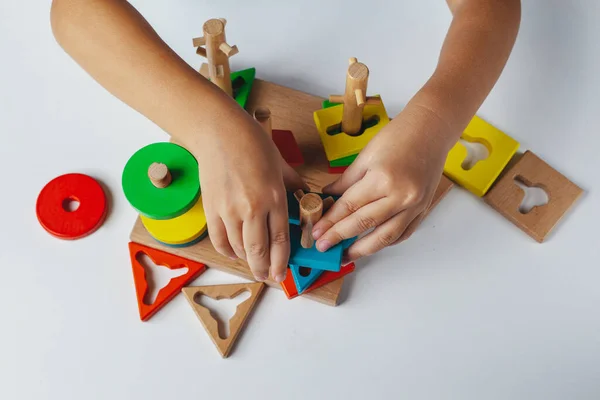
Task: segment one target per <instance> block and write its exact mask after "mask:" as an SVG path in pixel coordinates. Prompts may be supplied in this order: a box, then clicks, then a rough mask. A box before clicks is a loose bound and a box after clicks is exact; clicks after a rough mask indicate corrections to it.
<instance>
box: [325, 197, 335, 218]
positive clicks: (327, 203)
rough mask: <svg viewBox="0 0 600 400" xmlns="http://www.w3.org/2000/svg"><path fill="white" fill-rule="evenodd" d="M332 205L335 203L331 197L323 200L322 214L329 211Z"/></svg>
mask: <svg viewBox="0 0 600 400" xmlns="http://www.w3.org/2000/svg"><path fill="white" fill-rule="evenodd" d="M333 203H335V200H333V197H331V196H329V197H327V198H325V199H324V200H323V214H325V213H326V212H327V210H329V209H330V208H331V206H332V205H333Z"/></svg>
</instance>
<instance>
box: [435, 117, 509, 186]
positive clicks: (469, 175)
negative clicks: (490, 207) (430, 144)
mask: <svg viewBox="0 0 600 400" xmlns="http://www.w3.org/2000/svg"><path fill="white" fill-rule="evenodd" d="M461 137H462V138H463V139H464V140H466V141H468V142H477V143H481V144H483V145H484V146H485V147H487V149H488V152H489V156H488V158H486V159H485V160H480V161H478V162H477V163H476V164H475V165H474V166H473V167H472V168H471V169H469V170H465V169H464V168H463V167H462V164H463V161H464V160H465V158H466V157H467V148H466V147H465V146H464V145H463V144H462V143H460V142H457V143H456V145H455V146H454V147H453V148H452V150H450V152H449V153H448V158H447V159H446V164H445V166H444V173H445V174H446V175H447V176H448V177H449V178H450V179H452V180H453V181H455V182H456V183H458V184H459V185H461V186H462V187H464V188H465V189H468V190H469V191H471V192H472V193H474V194H476V195H477V196H479V197H481V196H483V195H485V194H486V192H487V191H488V190H489V188H490V187H491V186H492V184H493V183H494V181H495V180H496V179H497V178H498V176H499V175H500V173H501V172H502V170H503V169H504V168H505V167H506V165H507V164H508V162H509V161H510V159H511V158H512V157H513V155H514V154H515V153H516V152H517V150H518V149H519V142H517V141H516V140H514V139H513V138H511V137H510V136H508V135H507V134H505V133H504V132H502V131H501V130H499V129H497V128H495V127H494V126H492V125H490V124H489V123H487V122H486V121H484V120H483V119H481V118H479V117H477V116H475V117H473V119H472V120H471V122H470V123H469V125H468V126H467V128H466V129H465V131H464V132H463V134H462V136H461Z"/></svg>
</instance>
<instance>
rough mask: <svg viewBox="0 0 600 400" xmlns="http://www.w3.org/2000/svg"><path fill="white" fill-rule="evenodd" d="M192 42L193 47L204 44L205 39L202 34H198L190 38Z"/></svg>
mask: <svg viewBox="0 0 600 400" xmlns="http://www.w3.org/2000/svg"><path fill="white" fill-rule="evenodd" d="M192 44H193V45H194V47H199V46H204V45H205V44H206V39H205V38H204V36H200V37H197V38H193V39H192Z"/></svg>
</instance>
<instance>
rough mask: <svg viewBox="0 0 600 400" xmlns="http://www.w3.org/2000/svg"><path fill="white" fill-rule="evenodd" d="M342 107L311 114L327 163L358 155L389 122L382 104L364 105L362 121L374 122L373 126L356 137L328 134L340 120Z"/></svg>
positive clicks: (343, 134)
mask: <svg viewBox="0 0 600 400" xmlns="http://www.w3.org/2000/svg"><path fill="white" fill-rule="evenodd" d="M343 112H344V106H343V105H340V106H335V107H330V108H324V109H321V110H317V111H315V112H314V113H313V116H314V121H315V124H316V126H317V130H318V131H319V137H320V138H321V142H322V143H323V148H324V150H325V155H326V157H327V159H328V160H329V161H331V160H337V159H340V158H344V157H348V156H352V155H355V154H358V153H359V152H360V151H361V150H362V149H363V148H364V147H365V146H366V145H367V144H368V143H369V142H370V141H371V139H373V138H374V137H375V135H377V133H379V131H380V130H381V129H382V128H383V127H384V126H385V125H387V123H388V122H389V121H390V119H389V117H388V115H387V112H386V110H385V106H384V105H383V103H381V104H375V105H369V104H367V105H365V106H364V109H363V112H362V116H363V121H376V124H375V125H374V126H371V127H370V128H367V129H365V130H364V132H363V133H361V134H360V135H358V136H350V135H348V134H346V133H345V132H343V131H342V132H340V133H335V134H330V133H329V132H330V131H331V130H332V129H335V127H336V126H338V124H339V123H340V121H341V120H342V116H343Z"/></svg>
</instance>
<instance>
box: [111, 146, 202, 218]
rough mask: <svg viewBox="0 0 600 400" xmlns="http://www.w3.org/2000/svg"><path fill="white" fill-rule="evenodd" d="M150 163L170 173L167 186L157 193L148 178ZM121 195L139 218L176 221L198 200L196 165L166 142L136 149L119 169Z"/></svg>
mask: <svg viewBox="0 0 600 400" xmlns="http://www.w3.org/2000/svg"><path fill="white" fill-rule="evenodd" d="M152 163H162V164H165V165H166V166H167V168H168V169H169V172H170V173H171V183H170V184H169V186H167V187H166V188H163V189H160V188H157V187H156V186H154V184H152V181H151V180H150V178H149V177H148V168H149V167H150V165H152ZM122 185H123V192H124V193H125V197H126V198H127V201H129V203H130V204H131V206H132V207H133V208H134V209H135V210H136V211H137V212H139V213H140V214H142V215H144V216H146V217H148V218H152V219H162V220H164V219H171V218H176V217H178V216H180V215H182V214H184V213H185V212H186V211H188V210H189V209H190V208H192V207H193V205H194V204H195V203H196V201H197V200H198V198H199V196H200V177H199V173H198V162H197V161H196V159H195V158H194V156H193V155H192V154H191V153H190V152H189V151H187V150H186V149H184V148H183V147H181V146H179V145H177V144H174V143H169V142H160V143H153V144H149V145H148V146H145V147H143V148H141V149H139V150H138V151H137V152H135V154H134V155H133V156H131V158H130V159H129V161H127V164H125V168H124V169H123V176H122Z"/></svg>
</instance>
